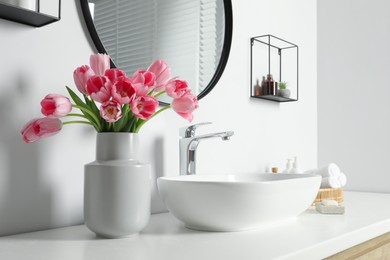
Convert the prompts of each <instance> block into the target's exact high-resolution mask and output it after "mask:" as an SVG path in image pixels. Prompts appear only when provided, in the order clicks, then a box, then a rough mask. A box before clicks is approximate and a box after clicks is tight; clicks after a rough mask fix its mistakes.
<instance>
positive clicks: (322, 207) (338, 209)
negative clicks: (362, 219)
mask: <svg viewBox="0 0 390 260" xmlns="http://www.w3.org/2000/svg"><path fill="white" fill-rule="evenodd" d="M316 210H317V211H318V212H320V213H322V214H344V213H345V208H344V206H339V204H338V203H337V201H335V200H322V201H321V202H318V203H316Z"/></svg>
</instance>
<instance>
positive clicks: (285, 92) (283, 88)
mask: <svg viewBox="0 0 390 260" xmlns="http://www.w3.org/2000/svg"><path fill="white" fill-rule="evenodd" d="M290 95H291V93H290V90H289V89H288V88H287V82H284V81H283V82H280V83H279V89H278V96H279V97H284V98H289V97H290Z"/></svg>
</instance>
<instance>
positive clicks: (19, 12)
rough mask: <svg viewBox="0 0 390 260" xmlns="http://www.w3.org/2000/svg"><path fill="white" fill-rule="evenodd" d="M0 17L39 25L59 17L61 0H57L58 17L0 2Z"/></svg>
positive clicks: (55, 20) (54, 20) (35, 25)
mask: <svg viewBox="0 0 390 260" xmlns="http://www.w3.org/2000/svg"><path fill="white" fill-rule="evenodd" d="M38 3H39V2H38ZM38 10H39V5H38ZM0 18H3V19H7V20H10V21H13V22H18V23H22V24H26V25H30V26H34V27H41V26H44V25H47V24H50V23H53V22H57V21H59V20H60V19H61V0H58V17H55V16H51V15H48V14H44V13H40V12H35V11H32V10H29V9H25V8H21V7H18V6H14V5H9V4H5V3H1V2H0Z"/></svg>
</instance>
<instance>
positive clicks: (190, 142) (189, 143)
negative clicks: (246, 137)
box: [180, 124, 234, 175]
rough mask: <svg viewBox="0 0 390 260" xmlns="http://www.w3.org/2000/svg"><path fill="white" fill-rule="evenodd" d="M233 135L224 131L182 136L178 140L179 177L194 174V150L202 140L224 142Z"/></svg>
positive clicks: (231, 132)
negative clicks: (219, 140) (213, 139)
mask: <svg viewBox="0 0 390 260" xmlns="http://www.w3.org/2000/svg"><path fill="white" fill-rule="evenodd" d="M198 125H202V124H198ZM192 128H193V126H190V127H189V128H188V129H192ZM184 130H186V129H184ZM186 132H188V131H186ZM233 134H234V132H233V131H225V132H218V133H211V134H204V135H198V136H195V132H192V134H191V135H190V136H188V135H185V136H183V138H181V139H180V175H192V174H196V150H197V147H198V145H199V143H200V142H201V141H202V140H205V139H211V138H221V140H223V141H226V140H230V137H231V136H232V135H233Z"/></svg>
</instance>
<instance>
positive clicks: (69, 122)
mask: <svg viewBox="0 0 390 260" xmlns="http://www.w3.org/2000/svg"><path fill="white" fill-rule="evenodd" d="M62 124H63V125H70V124H86V125H91V126H93V124H92V123H91V122H88V121H81V120H74V121H67V122H63V123H62Z"/></svg>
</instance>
